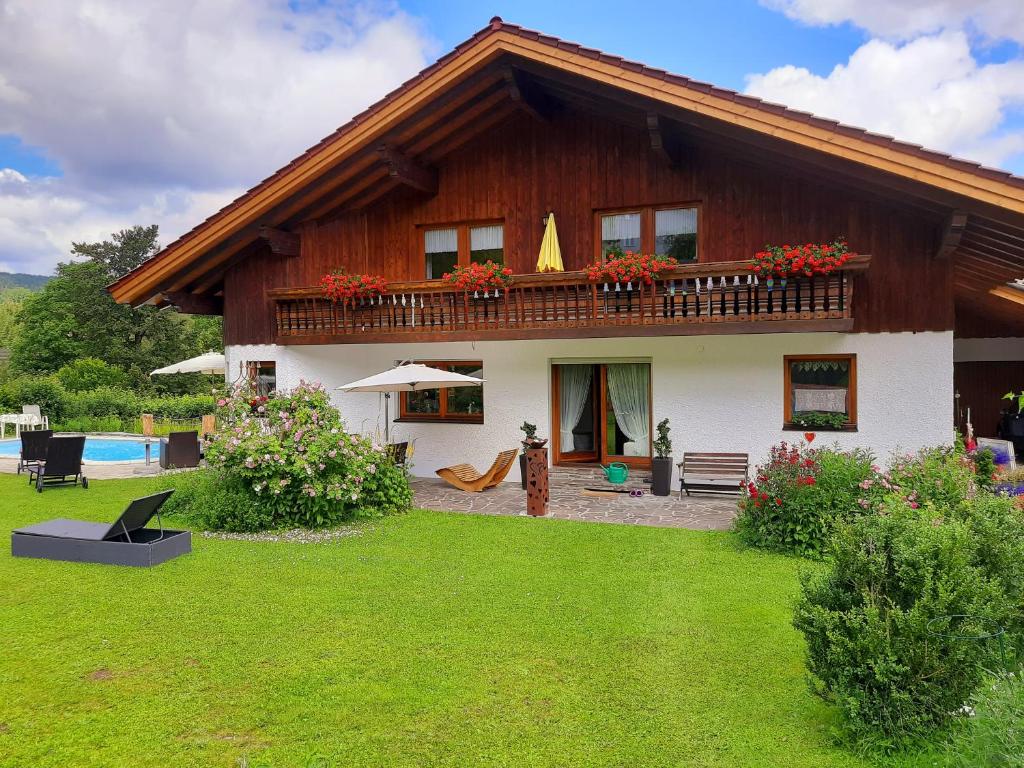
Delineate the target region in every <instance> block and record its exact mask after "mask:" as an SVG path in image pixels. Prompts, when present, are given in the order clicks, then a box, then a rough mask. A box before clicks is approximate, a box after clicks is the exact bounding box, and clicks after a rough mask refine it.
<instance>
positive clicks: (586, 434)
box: [551, 362, 651, 467]
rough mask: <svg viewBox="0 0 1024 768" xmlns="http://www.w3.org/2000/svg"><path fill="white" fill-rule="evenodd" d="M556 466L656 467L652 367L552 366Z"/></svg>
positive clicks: (645, 364)
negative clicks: (653, 460) (653, 462)
mask: <svg viewBox="0 0 1024 768" xmlns="http://www.w3.org/2000/svg"><path fill="white" fill-rule="evenodd" d="M552 398H553V402H552V409H551V410H552V413H553V415H554V419H553V421H554V423H553V425H552V435H553V436H554V439H553V441H552V442H553V455H554V461H555V463H556V464H573V463H596V462H600V463H602V464H607V463H608V462H612V461H621V462H623V463H625V464H629V465H631V466H636V467H649V466H650V464H651V365H650V363H646V362H638V363H633V362H629V363H579V364H577V363H558V364H555V365H553V366H552Z"/></svg>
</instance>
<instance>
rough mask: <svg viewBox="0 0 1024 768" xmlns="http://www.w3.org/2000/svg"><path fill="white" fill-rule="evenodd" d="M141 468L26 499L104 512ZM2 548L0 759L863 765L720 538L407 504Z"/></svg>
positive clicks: (785, 590) (790, 580)
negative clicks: (134, 562) (119, 563)
mask: <svg viewBox="0 0 1024 768" xmlns="http://www.w3.org/2000/svg"><path fill="white" fill-rule="evenodd" d="M152 482H153V481H151V480H126V481H106V482H103V481H97V482H95V483H92V484H90V488H89V490H88V491H83V490H81V489H71V488H68V489H53V490H47V491H46V492H45V493H43V494H41V495H40V494H36V493H34V492H32V491H31V490H30V489H29V488H28V487H27V486H26V485H24V482H23V480H20V479H17V478H15V477H12V476H0V500H2V501H0V530H4V531H6V530H9V529H11V528H14V527H17V526H20V525H25V524H30V523H33V522H37V521H40V520H43V519H46V518H50V517H54V516H69V517H80V518H84V519H91V520H109V519H111V517H112V516H113V515H114V514H116V512H117V511H118V510H119V509H120V508H121V507H122V506H123V504H124V503H125V501H126V500H127V499H129V498H131V497H133V496H137V495H141V494H142V493H144V492H145V491H147V490H148V489H149V487H150V486H151V483H152ZM7 546H9V545H4V547H5V551H4V552H2V553H0V584H2V585H3V587H2V590H0V649H2V652H0V691H3V695H2V697H0V765H2V766H27V765H32V766H69V765H73V766H133V768H137V767H138V766H167V765H203V766H244V765H247V766H262V765H268V766H309V765H345V766H378V765H389V766H467V765H487V766H568V765H572V766H679V765H685V766H699V767H701V768H703V767H705V766H706V767H709V768H710V767H711V766H776V765H785V766H787V768H799V767H800V766H808V767H809V766H814V767H815V768H824V767H827V766H861V765H866V763H864V762H862V761H861V760H860V759H859V758H857V757H856V756H854V755H852V754H850V753H848V752H845V751H843V750H842V749H841V748H839V747H837V746H835V745H834V744H833V742H832V740H831V737H830V733H829V729H830V724H831V721H830V712H829V710H828V708H827V707H826V706H825V705H824V704H822V703H821V702H819V701H817V700H816V699H814V698H813V697H812V696H810V695H809V694H808V692H807V689H806V685H805V681H804V666H803V661H802V646H801V641H800V638H799V635H798V634H797V633H796V631H795V630H793V629H792V628H791V627H790V613H791V603H792V600H793V598H794V595H795V594H796V590H797V570H798V567H799V561H796V560H793V559H789V558H784V557H779V556H773V555H766V554H762V553H758V552H754V551H744V550H741V549H738V548H737V547H736V546H735V544H734V539H733V537H732V536H731V535H730V534H722V533H703V532H693V531H684V530H671V529H657V528H643V527H634V526H616V525H602V524H592V523H573V522H565V521H554V520H531V519H525V518H499V517H484V516H470V515H459V514H444V513H436V512H414V513H411V514H409V515H404V516H401V517H396V518H391V519H387V520H383V521H380V522H377V523H374V524H372V525H369V526H366V527H365V530H364V533H363V535H361V536H359V537H352V538H349V539H344V540H340V541H335V542H332V543H327V544H284V543H251V542H237V541H220V540H211V539H205V538H201V537H199V536H196V537H195V538H194V540H193V547H194V552H193V553H192V554H191V555H189V556H187V557H184V558H181V559H178V560H175V561H172V562H169V563H165V564H163V565H161V566H159V567H158V568H154V569H152V570H143V569H128V568H115V567H109V566H98V565H84V564H73V563H55V562H48V561H35V560H25V559H17V560H15V559H14V558H12V557H10V555H9V549H6V547H7Z"/></svg>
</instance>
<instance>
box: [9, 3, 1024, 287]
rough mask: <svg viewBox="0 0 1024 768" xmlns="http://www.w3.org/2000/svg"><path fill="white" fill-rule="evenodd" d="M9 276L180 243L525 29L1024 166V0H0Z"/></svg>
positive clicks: (989, 160) (1022, 169)
mask: <svg viewBox="0 0 1024 768" xmlns="http://www.w3.org/2000/svg"><path fill="white" fill-rule="evenodd" d="M0 12H2V18H3V20H4V21H3V24H4V28H3V33H4V45H3V46H0V271H34V272H45V271H48V270H49V269H52V267H53V265H54V264H56V262H57V261H58V260H60V259H62V258H66V254H67V252H68V249H69V247H70V243H71V241H72V240H92V239H98V238H101V237H104V236H106V235H107V234H108V233H109V232H110V231H114V230H116V229H120V228H123V227H126V226H130V225H132V224H148V223H158V224H159V225H160V227H161V233H162V240H163V241H164V242H167V241H168V239H172V238H173V237H175V236H177V235H178V234H180V233H181V232H183V231H185V230H187V229H190V228H191V227H192V226H194V225H195V224H196V223H198V222H199V221H201V220H202V219H203V218H205V217H206V216H207V215H209V214H210V213H212V212H213V211H215V210H217V209H218V208H219V207H221V206H222V205H224V204H225V203H226V202H228V201H230V200H231V199H233V198H234V197H236V196H237V195H238V194H240V193H241V192H243V191H244V190H245V189H246V188H248V187H249V186H251V185H252V184H254V183H255V182H257V181H259V180H260V179H262V178H264V177H266V176H267V175H268V174H270V173H271V172H273V171H274V170H275V169H276V168H278V167H280V166H281V165H283V164H285V163H287V162H288V161H289V160H290V159H291V158H292V157H294V156H295V155H297V154H299V153H300V152H301V151H303V150H304V149H306V148H307V147H309V146H311V145H312V144H314V143H316V142H317V141H318V140H319V139H320V138H322V137H323V136H325V135H327V134H328V133H330V132H331V131H332V130H333V129H334V128H336V127H337V126H339V125H341V124H343V123H345V122H346V121H347V120H348V118H349V117H351V116H352V115H353V114H355V113H356V112H359V111H361V110H362V109H363V108H365V107H366V106H368V105H369V104H370V103H372V102H373V101H375V100H376V99H377V98H379V97H380V96H382V95H383V94H384V93H386V92H387V91H389V90H391V89H392V88H394V87H395V86H396V85H398V84H399V83H401V82H402V81H403V80H405V79H407V78H408V77H410V76H411V75H413V74H414V73H415V72H416V71H418V70H419V69H421V68H422V67H424V66H426V65H428V64H429V63H430V62H431V61H433V60H434V59H435V58H436V57H437V56H439V55H441V54H442V53H445V52H447V51H448V50H450V49H451V48H453V47H454V46H455V45H457V44H458V43H460V42H462V41H463V40H465V39H466V38H468V37H469V36H470V35H471V34H472V33H473V32H475V31H476V30H478V29H480V28H482V27H483V26H485V25H486V24H487V22H488V20H489V19H490V17H491V16H492V15H494V14H498V15H500V16H502V17H503V18H504V19H505V20H506V21H508V22H511V23H516V24H520V25H522V26H525V27H529V28H532V29H537V30H541V31H543V32H546V33H549V34H552V35H556V36H558V37H563V38H566V39H569V40H572V41H574V42H578V43H581V44H583V45H586V46H591V47H595V48H600V49H603V50H606V51H608V52H610V53H614V54H618V55H621V56H624V57H626V58H629V59H634V60H637V61H642V62H645V63H648V64H650V65H652V66H656V67H661V68H663V69H667V70H670V71H672V72H676V73H679V74H683V75H687V76H689V77H693V78H695V79H698V80H704V81H707V82H711V83H714V84H716V85H720V86H724V87H727V88H732V89H735V90H741V91H745V92H747V93H751V94H754V95H757V96H760V97H762V98H765V99H768V100H770V101H776V102H781V103H784V104H787V105H790V106H792V107H794V108H797V109H803V110H806V111H810V112H814V113H816V114H820V115H823V116H827V117H832V118H835V119H838V120H841V121H843V122H846V123H849V124H852V125H857V126H861V127H865V128H869V129H871V130H873V131H877V132H880V133H883V134H888V135H893V136H896V137H898V138H902V139H905V140H908V141H912V142H915V143H919V144H922V145H924V146H927V147H930V148H933V149H938V150H942V151H946V152H950V153H953V154H956V155H958V156H961V157H967V158H969V159H974V160H978V161H980V162H983V163H985V164H987V165H994V166H997V167H1002V168H1005V169H1007V170H1011V171H1014V172H1016V173H1018V174H1022V175H1024V51H1022V44H1024V0H978V2H966V0H898V2H894V0H675V2H669V1H668V0H653V1H652V2H643V3H637V2H633V3H622V2H621V0H617V1H616V2H587V3H581V2H571V3H569V2H552V1H551V0H544V1H543V2H541V0H524V1H523V2H517V3H509V2H506V3H497V4H494V6H492V7H488V8H483V7H482V6H481V4H479V3H478V2H470V0H447V1H442V2H438V1H436V0H217V2H215V3H211V2H209V0H146V2H144V3H125V2H123V0H88V2H86V1H85V0H59V2H54V3H40V2H39V1H38V0H0Z"/></svg>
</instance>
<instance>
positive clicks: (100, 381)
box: [57, 357, 128, 392]
mask: <svg viewBox="0 0 1024 768" xmlns="http://www.w3.org/2000/svg"><path fill="white" fill-rule="evenodd" d="M127 378H128V377H127V376H125V373H124V371H122V370H121V369H120V368H115V367H114V366H112V365H110V364H109V363H106V362H104V361H103V360H98V359H97V358H95V357H83V358H81V359H80V360H75V361H74V362H73V363H68V364H67V365H65V366H64V367H62V368H61V369H60V370H59V371H57V380H58V381H60V383H61V384H62V385H63V386H64V389H66V390H67V391H68V392H84V391H86V390H90V389H96V388H97V387H124V386H125V385H126V384H127Z"/></svg>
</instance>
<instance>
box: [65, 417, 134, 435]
mask: <svg viewBox="0 0 1024 768" xmlns="http://www.w3.org/2000/svg"><path fill="white" fill-rule="evenodd" d="M50 426H51V427H52V428H53V429H54V431H56V432H128V431H131V430H129V429H126V428H125V423H124V421H122V420H121V419H120V418H119V417H117V416H76V417H71V418H67V419H64V420H63V421H59V422H56V423H51V424H50Z"/></svg>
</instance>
